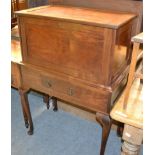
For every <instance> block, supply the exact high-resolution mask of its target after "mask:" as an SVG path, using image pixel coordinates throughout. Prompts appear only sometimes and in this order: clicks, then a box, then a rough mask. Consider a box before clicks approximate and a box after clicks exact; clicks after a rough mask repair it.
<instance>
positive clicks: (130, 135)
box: [110, 79, 143, 155]
mask: <svg viewBox="0 0 155 155" xmlns="http://www.w3.org/2000/svg"><path fill="white" fill-rule="evenodd" d="M142 90H143V89H142V85H141V84H140V80H139V79H136V80H135V81H134V83H133V85H132V87H131V91H130V96H129V99H128V104H127V108H126V110H124V108H123V103H124V94H123V95H122V96H121V98H120V99H119V100H118V101H117V103H116V104H115V106H114V107H113V109H112V111H111V113H110V116H111V117H112V118H113V119H114V120H117V121H119V122H122V123H124V124H125V127H124V131H123V137H122V138H123V140H124V143H123V146H122V155H130V154H132V155H138V153H139V149H140V145H141V143H142V138H143V102H142V94H143V93H142V92H143V91H142Z"/></svg>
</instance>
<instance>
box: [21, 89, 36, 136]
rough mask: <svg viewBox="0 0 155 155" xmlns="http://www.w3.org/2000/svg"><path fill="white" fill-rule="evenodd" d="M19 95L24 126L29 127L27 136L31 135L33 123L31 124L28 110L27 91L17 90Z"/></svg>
mask: <svg viewBox="0 0 155 155" xmlns="http://www.w3.org/2000/svg"><path fill="white" fill-rule="evenodd" d="M19 94H20V97H21V105H22V110H23V115H24V120H25V124H26V127H29V131H28V134H29V135H32V134H33V122H32V118H31V112H30V108H29V102H28V96H27V91H26V90H23V89H19Z"/></svg>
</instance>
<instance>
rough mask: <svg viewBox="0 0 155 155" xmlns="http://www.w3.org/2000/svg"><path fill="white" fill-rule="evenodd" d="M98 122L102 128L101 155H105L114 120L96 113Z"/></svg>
mask: <svg viewBox="0 0 155 155" xmlns="http://www.w3.org/2000/svg"><path fill="white" fill-rule="evenodd" d="M96 120H97V121H98V122H99V124H100V125H101V127H102V140H101V148H100V155H104V152H105V147H106V143H107V140H108V136H109V133H110V129H111V124H112V120H111V119H110V117H109V115H106V114H102V113H96Z"/></svg>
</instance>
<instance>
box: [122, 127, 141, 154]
mask: <svg viewBox="0 0 155 155" xmlns="http://www.w3.org/2000/svg"><path fill="white" fill-rule="evenodd" d="M122 138H123V140H124V142H123V145H122V152H121V155H139V152H140V146H141V143H142V139H143V130H142V129H139V128H136V127H133V126H129V125H125V128H124V131H123V137H122Z"/></svg>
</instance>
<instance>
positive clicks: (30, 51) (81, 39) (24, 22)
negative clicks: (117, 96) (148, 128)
mask: <svg viewBox="0 0 155 155" xmlns="http://www.w3.org/2000/svg"><path fill="white" fill-rule="evenodd" d="M135 17H136V15H134V14H129V13H124V14H123V13H120V12H112V11H111V12H109V11H101V10H95V9H88V8H77V7H68V6H46V7H39V8H35V9H30V10H26V11H20V12H18V20H19V26H20V32H21V40H22V42H21V45H22V46H21V47H22V56H23V57H22V58H23V62H25V63H28V64H32V65H34V66H39V67H42V68H43V69H46V70H48V72H49V73H50V72H52V71H54V72H55V73H51V74H54V76H55V80H54V81H58V82H57V83H58V84H59V85H58V84H53V85H54V86H53V87H55V89H53V91H52V92H53V93H55V92H56V93H57V94H58V95H56V97H59V92H61V91H63V89H67V88H59V86H60V84H61V85H62V87H63V85H65V86H67V87H68V89H69V88H71V89H73V91H75V92H76V91H79V87H80V85H83V88H85V87H90V89H92V90H91V91H92V92H91V91H90V92H91V93H90V92H89V93H88V91H83V96H84V95H85V94H86V96H85V97H84V98H81V99H80V97H79V96H76V95H75V96H72V98H73V100H71V101H73V102H74V101H75V102H76V101H77V100H79V101H82V102H86V103H87V108H88V109H92V107H91V106H90V105H94V109H95V112H97V111H102V112H104V113H108V109H109V108H105V107H108V106H107V104H110V102H107V98H108V97H109V96H110V95H111V94H112V93H113V90H112V86H113V85H114V84H115V82H116V81H117V79H118V78H119V77H121V76H122V73H123V76H124V77H123V76H122V80H123V78H125V74H124V71H125V70H126V68H127V66H128V62H129V59H130V51H131V50H130V38H131V33H132V24H133V20H134V19H135ZM25 76H26V74H25ZM62 77H63V78H62ZM31 78H32V79H33V77H31ZM57 78H62V79H63V80H64V81H65V80H66V81H67V82H66V84H64V81H62V80H58V79H57ZM70 79H74V82H73V80H72V82H71V81H70ZM72 83H74V84H75V86H74V85H73V86H72ZM120 83H121V82H120ZM120 83H119V84H120ZM27 84H28V83H27ZM119 84H117V86H116V87H118V85H119ZM72 87H73V88H72ZM74 89H75V90H74ZM95 89H97V90H98V92H99V95H98V94H96V93H95ZM57 90H61V91H57ZM81 90H83V89H81ZM66 91H67V90H66ZM81 93H82V91H81ZM88 94H89V95H88ZM60 98H61V95H60ZM93 98H94V99H93ZM95 98H98V99H97V100H96V99H95ZM86 100H89V102H87V101H86ZM104 100H105V101H106V102H104ZM69 101H70V100H69ZM94 102H95V104H94Z"/></svg>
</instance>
